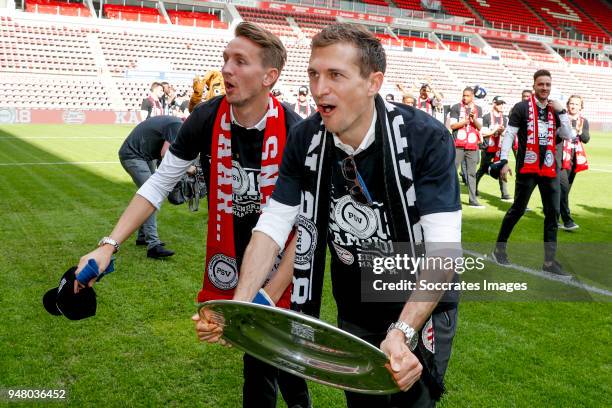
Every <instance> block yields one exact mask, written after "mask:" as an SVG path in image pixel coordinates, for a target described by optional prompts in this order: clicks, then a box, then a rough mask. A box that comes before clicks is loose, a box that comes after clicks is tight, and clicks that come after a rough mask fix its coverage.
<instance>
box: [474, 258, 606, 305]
mask: <svg viewBox="0 0 612 408" xmlns="http://www.w3.org/2000/svg"><path fill="white" fill-rule="evenodd" d="M463 252H465V253H466V254H468V255H472V256H475V257H479V258H483V259H485V260H487V261H489V262H491V263H493V264H495V265H499V266H501V267H504V268H509V269H514V270H515V271H519V272H524V273H528V274H529V275H533V276H537V277H538V278H542V279H547V280H551V281H555V282H559V283H563V284H565V285H568V286H574V287H576V288H580V289H584V290H586V291H587V292H591V293H597V294H600V295H604V296H609V297H612V292H611V291H609V290H606V289H602V288H598V287H596V286H591V285H587V284H585V283H581V282H578V281H576V280H574V279H568V278H564V277H560V276H557V275H553V274H552V273H548V272H544V271H538V270H535V269H531V268H527V267H526V266H521V265H515V264H510V265H500V264H498V263H497V262H495V261H494V260H493V259H492V258H491V257H489V256H488V255H485V254H481V253H478V252H474V251H469V250H463Z"/></svg>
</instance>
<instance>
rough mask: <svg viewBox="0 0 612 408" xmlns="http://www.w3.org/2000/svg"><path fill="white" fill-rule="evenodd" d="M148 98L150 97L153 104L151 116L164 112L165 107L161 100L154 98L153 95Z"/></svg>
mask: <svg viewBox="0 0 612 408" xmlns="http://www.w3.org/2000/svg"><path fill="white" fill-rule="evenodd" d="M147 99H149V102H151V105H153V107H152V108H151V114H150V115H149V117H150V118H152V117H153V116H159V115H163V114H164V108H162V105H161V103H160V102H159V100H156V99H153V97H152V96H149V97H148V98H147Z"/></svg>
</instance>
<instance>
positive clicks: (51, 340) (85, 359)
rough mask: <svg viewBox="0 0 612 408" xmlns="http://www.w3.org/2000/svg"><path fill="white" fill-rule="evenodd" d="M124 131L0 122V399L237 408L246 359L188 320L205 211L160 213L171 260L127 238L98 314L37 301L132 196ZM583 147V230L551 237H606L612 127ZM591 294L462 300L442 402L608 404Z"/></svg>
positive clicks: (579, 183) (527, 227)
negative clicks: (20, 392) (73, 314)
mask: <svg viewBox="0 0 612 408" xmlns="http://www.w3.org/2000/svg"><path fill="white" fill-rule="evenodd" d="M129 130H130V127H128V126H85V125H81V126H79V125H74V126H70V125H62V126H38V125H28V126H21V125H13V126H2V127H0V242H1V243H2V245H1V247H0V291H1V292H0V293H1V294H0V321H1V323H0V339H1V341H0V389H3V393H4V395H3V396H1V397H0V404H5V403H6V401H7V400H6V396H5V395H6V390H7V389H65V390H67V395H68V400H67V402H68V404H69V405H70V406H75V407H84V406H86V407H89V406H117V407H125V406H144V407H158V406H170V407H178V406H188V407H238V406H240V405H241V384H242V369H241V365H242V356H241V353H240V352H238V351H237V350H234V349H226V348H223V347H221V346H217V345H213V346H208V345H204V344H201V343H199V342H197V340H196V337H195V332H194V329H193V324H192V322H191V320H190V317H191V315H192V314H193V313H194V310H195V296H196V293H197V291H198V290H199V288H200V286H201V281H202V271H203V266H204V240H205V236H206V234H205V228H206V219H207V214H206V211H205V208H204V209H203V210H200V211H199V212H195V213H191V212H189V211H188V209H187V208H186V206H179V207H175V206H171V205H169V204H166V205H165V206H164V207H163V208H162V210H161V212H160V214H159V216H158V223H159V233H160V237H161V238H162V239H163V240H164V241H166V242H167V243H168V246H169V247H170V248H172V249H175V250H176V251H177V254H176V255H175V256H174V257H173V258H172V259H169V260H167V261H154V260H149V259H147V258H146V250H145V249H143V248H142V247H136V246H135V245H134V238H132V239H131V240H129V241H127V242H126V243H125V244H124V245H123V248H122V251H121V252H120V253H119V254H118V259H117V266H118V270H117V271H116V272H115V273H113V274H112V275H110V276H109V277H107V278H106V279H105V280H104V281H102V282H101V283H99V284H97V285H96V291H97V293H98V314H97V316H96V317H95V318H91V319H87V320H85V321H81V322H70V321H68V320H66V319H62V318H58V317H53V316H50V315H48V314H47V313H46V312H45V311H44V309H43V307H42V304H41V297H42V295H43V293H44V292H45V291H46V290H48V289H49V288H51V287H53V286H54V285H55V284H56V283H57V280H58V278H59V277H60V274H61V273H62V272H63V271H64V270H66V269H67V268H68V267H70V266H71V265H73V264H76V263H77V262H78V259H79V257H80V256H81V255H83V254H85V253H86V252H88V251H89V250H91V249H92V248H93V247H94V246H95V244H96V242H97V240H98V239H99V238H100V237H102V236H103V235H105V234H107V233H108V232H110V230H111V229H112V227H113V225H114V223H115V221H116V220H117V219H118V217H119V215H120V214H121V212H122V210H123V209H124V208H125V206H126V205H127V202H128V201H129V200H130V198H131V196H132V195H133V194H134V191H135V187H134V186H133V184H132V182H131V180H130V178H129V176H128V175H127V174H126V173H125V172H124V171H123V169H122V168H121V165H120V164H119V163H118V159H117V151H118V148H119V146H120V145H121V143H122V141H123V139H124V138H125V136H126V135H127V134H128V132H129ZM586 148H587V153H588V157H589V161H590V164H591V167H592V170H590V171H588V172H585V173H581V174H579V175H578V176H577V179H576V182H575V185H574V187H573V190H572V193H571V196H570V202H571V206H572V210H573V213H574V215H575V219H576V222H577V223H578V224H580V226H581V228H580V230H579V231H578V232H576V233H566V232H563V231H560V232H559V242H560V243H573V242H575V243H593V244H597V243H608V244H609V243H610V240H611V236H612V235H611V234H610V232H611V229H612V228H611V226H610V225H611V224H612V203H611V202H610V197H612V160H611V159H612V134H605V133H597V132H594V134H593V136H592V141H591V143H589V144H588V145H587V146H586ZM512 189H513V186H512V188H511V190H512ZM480 190H481V191H482V199H481V200H482V201H483V203H484V204H486V205H487V208H486V209H485V210H475V209H471V208H467V206H466V207H464V211H463V239H464V240H465V241H469V242H480V243H486V242H493V241H494V239H495V237H496V234H497V231H498V228H499V225H500V222H501V218H502V216H503V214H504V211H505V210H506V209H507V208H508V207H509V205H510V204H508V203H503V202H501V201H500V200H499V196H498V194H499V193H498V186H497V184H496V182H495V181H494V180H492V179H491V178H489V177H486V178H484V179H483V181H482V183H481V186H480ZM462 201H463V203H464V204H466V203H467V194H466V191H465V189H463V190H462ZM202 206H203V207H205V204H203V205H202ZM530 207H531V208H532V209H533V210H534V211H532V212H530V213H528V214H526V216H525V217H524V218H523V219H522V220H521V222H520V223H519V224H518V226H517V228H516V230H515V232H514V234H513V236H512V240H514V241H521V242H531V243H533V245H534V246H538V245H539V244H538V243H539V242H541V236H542V222H543V216H542V211H541V202H540V199H539V194H538V193H537V192H536V193H534V194H533V197H532V201H531V202H530ZM563 255H564V256H566V257H579V256H580V254H578V253H577V254H571V253H570V254H568V253H566V254H563ZM607 255H610V254H609V253H608V254H602V256H607ZM491 268H493V269H495V267H491ZM608 268H609V267H608ZM608 270H609V269H608ZM498 273H501V274H504V273H505V274H507V276H508V277H509V278H512V279H513V280H520V279H529V280H530V282H534V284H540V285H546V284H547V283H546V281H544V283H542V282H541V281H540V280H539V278H535V277H528V276H526V275H523V274H521V273H520V272H517V271H511V270H501V271H499V270H498ZM608 288H609V287H608ZM595 299H596V300H597V301H589V302H560V301H529V302H513V301H504V302H494V301H488V302H484V301H483V302H476V301H465V302H462V303H461V305H460V311H459V326H458V332H457V335H456V337H455V342H454V347H453V355H452V359H451V362H450V366H449V368H448V372H447V376H446V383H447V389H448V392H447V394H446V396H445V397H444V399H443V401H442V402H441V404H440V406H442V407H458V406H459V407H479V406H503V407H507V406H517V407H533V406H566V407H576V406H591V407H599V406H610V405H611V404H612V401H611V399H610V395H611V394H612V393H611V390H610V388H611V378H612V375H611V372H610V363H611V360H610V356H611V355H612V347H611V336H610V333H611V328H612V319H611V317H610V316H611V315H612V314H611V312H612V307H611V303H610V302H609V300H610V299H609V298H606V297H599V298H597V297H596V298H595ZM323 300H324V305H323V311H322V318H323V319H324V320H326V321H329V322H332V323H333V322H335V306H334V301H333V298H332V295H331V290H330V287H329V280H328V279H327V280H326V288H325V293H324V299H323ZM310 384H311V393H312V398H313V402H314V405H315V406H316V407H340V406H344V396H343V393H342V392H341V391H339V390H336V389H332V388H328V387H324V386H321V385H318V384H315V383H310ZM24 404H25V405H35V402H33V401H30V402H27V403H24ZM279 406H283V405H282V403H279Z"/></svg>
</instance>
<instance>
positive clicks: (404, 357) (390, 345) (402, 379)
mask: <svg viewBox="0 0 612 408" xmlns="http://www.w3.org/2000/svg"><path fill="white" fill-rule="evenodd" d="M380 349H381V350H382V351H383V352H384V353H385V354H386V355H387V357H389V362H388V363H387V364H386V365H385V367H387V370H389V372H390V373H391V375H392V376H393V379H394V380H395V382H396V383H397V385H398V387H399V388H400V389H401V390H402V391H407V390H408V389H410V387H412V385H414V383H415V382H417V381H418V380H419V378H421V372H422V371H423V366H422V365H421V363H420V362H419V359H418V358H416V356H415V355H414V354H413V353H412V352H411V351H410V349H409V348H408V345H406V342H405V336H404V333H402V332H401V331H399V330H391V331H390V332H389V333H387V337H386V338H385V340H383V342H382V343H380Z"/></svg>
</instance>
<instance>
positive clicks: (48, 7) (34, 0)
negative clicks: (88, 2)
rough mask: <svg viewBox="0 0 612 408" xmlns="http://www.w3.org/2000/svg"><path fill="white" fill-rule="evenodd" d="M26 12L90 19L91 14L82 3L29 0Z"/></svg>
mask: <svg viewBox="0 0 612 408" xmlns="http://www.w3.org/2000/svg"><path fill="white" fill-rule="evenodd" d="M25 6H26V11H29V12H32V13H46V14H60V15H63V16H79V17H90V16H91V12H90V11H89V9H88V8H87V7H85V5H84V4H82V3H67V2H65V1H54V0H27V1H26V2H25Z"/></svg>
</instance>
